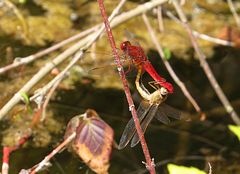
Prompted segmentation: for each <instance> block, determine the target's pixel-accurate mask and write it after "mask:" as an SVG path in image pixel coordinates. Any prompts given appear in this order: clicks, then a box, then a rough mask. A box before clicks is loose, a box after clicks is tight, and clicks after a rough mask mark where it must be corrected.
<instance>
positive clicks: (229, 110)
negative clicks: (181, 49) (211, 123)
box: [173, 0, 240, 125]
mask: <svg viewBox="0 0 240 174" xmlns="http://www.w3.org/2000/svg"><path fill="white" fill-rule="evenodd" d="M173 5H174V7H175V9H176V11H177V13H178V16H179V18H180V20H181V21H182V23H183V26H184V28H185V30H186V31H187V33H188V35H189V37H190V39H191V42H192V45H193V47H194V49H195V51H196V53H197V55H198V58H199V61H200V63H201V66H202V68H203V70H204V72H205V74H206V76H207V77H208V80H209V81H210V83H211V85H212V87H213V89H214V90H215V92H216V94H217V96H218V98H219V99H220V101H221V102H222V104H223V106H224V108H225V109H226V111H227V113H228V114H229V115H230V116H231V118H232V120H233V121H234V123H236V124H237V125H240V119H239V117H238V115H237V113H236V112H235V110H234V109H233V107H232V105H231V103H230V102H229V101H228V99H227V97H226V96H225V94H224V92H223V91H222V89H221V87H220V86H219V84H218V82H217V80H216V79H215V77H214V75H213V73H212V70H211V69H210V67H209V65H208V63H207V61H206V56H205V55H204V53H203V52H202V50H201V49H200V47H199V45H198V43H197V41H196V38H195V37H194V36H193V33H192V29H191V27H190V26H189V25H188V22H187V18H186V16H185V14H184V12H183V10H182V8H181V6H180V5H179V3H178V1H177V0H173Z"/></svg>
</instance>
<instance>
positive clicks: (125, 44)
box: [120, 41, 131, 51]
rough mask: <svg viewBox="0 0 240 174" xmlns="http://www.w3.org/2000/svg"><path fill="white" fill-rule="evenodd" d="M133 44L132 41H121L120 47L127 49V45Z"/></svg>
mask: <svg viewBox="0 0 240 174" xmlns="http://www.w3.org/2000/svg"><path fill="white" fill-rule="evenodd" d="M130 45H131V43H130V42H129V41H125V42H123V43H121V44H120V48H121V50H123V51H124V50H126V49H127V47H128V46H130Z"/></svg>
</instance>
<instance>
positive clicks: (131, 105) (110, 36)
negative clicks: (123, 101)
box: [98, 0, 156, 174]
mask: <svg viewBox="0 0 240 174" xmlns="http://www.w3.org/2000/svg"><path fill="white" fill-rule="evenodd" d="M98 4H99V9H100V11H101V15H102V18H103V22H104V24H105V29H106V33H107V36H108V39H109V42H110V45H111V47H112V52H113V55H114V57H115V62H116V64H117V67H118V71H119V75H120V77H121V80H122V83H123V89H124V92H125V95H126V97H127V101H128V105H129V109H130V111H131V113H132V117H133V120H134V123H135V126H136V130H137V133H138V136H139V139H140V142H141V145H142V149H143V153H144V156H145V159H146V163H147V169H148V170H149V171H150V173H151V174H155V173H156V171H155V168H154V165H153V164H152V160H151V157H150V153H149V150H148V146H147V143H146V141H145V139H144V135H143V131H142V129H141V126H140V123H139V120H138V117H137V112H136V109H135V107H134V103H133V100H132V97H131V93H130V90H129V87H128V83H127V80H126V77H125V73H124V71H123V67H122V64H121V62H120V56H119V54H118V52H117V48H116V44H115V40H114V37H113V34H112V31H111V27H110V24H109V21H108V16H107V14H106V10H105V7H104V4H103V0H98Z"/></svg>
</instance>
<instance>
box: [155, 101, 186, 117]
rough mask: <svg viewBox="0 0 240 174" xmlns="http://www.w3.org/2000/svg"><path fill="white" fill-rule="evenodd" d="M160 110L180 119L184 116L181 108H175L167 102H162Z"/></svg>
mask: <svg viewBox="0 0 240 174" xmlns="http://www.w3.org/2000/svg"><path fill="white" fill-rule="evenodd" d="M158 108H159V110H161V111H162V112H164V113H165V115H166V116H168V117H171V118H175V119H178V120H180V119H181V118H182V113H181V111H180V110H178V109H175V108H173V107H171V106H169V105H167V104H165V103H162V104H161V105H160V106H159V107H158Z"/></svg>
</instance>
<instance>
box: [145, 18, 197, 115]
mask: <svg viewBox="0 0 240 174" xmlns="http://www.w3.org/2000/svg"><path fill="white" fill-rule="evenodd" d="M142 17H143V20H144V23H145V25H146V27H147V29H148V33H149V34H150V37H151V39H152V42H153V43H154V45H155V46H156V48H157V50H158V54H159V55H160V57H161V58H162V61H163V63H164V65H165V66H166V68H167V70H168V72H169V74H170V75H171V77H172V78H173V80H174V81H175V82H176V84H177V85H178V86H179V87H180V88H181V90H182V92H183V94H184V95H185V96H186V97H187V99H188V100H189V101H190V103H191V104H192V105H193V107H194V108H195V110H196V111H197V112H198V113H200V112H201V108H200V107H199V105H198V104H197V102H196V101H195V99H194V98H193V97H192V95H191V94H190V92H189V91H188V90H187V88H186V86H185V85H184V83H183V82H182V81H181V80H180V79H179V78H178V76H177V75H176V73H175V72H174V70H173V69H172V67H171V65H170V63H169V62H168V61H167V59H166V58H165V55H164V52H163V49H162V47H161V45H160V44H159V42H158V40H157V36H156V34H155V33H154V31H153V28H152V26H151V24H150V22H149V20H148V18H147V16H146V15H145V14H143V15H142Z"/></svg>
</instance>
